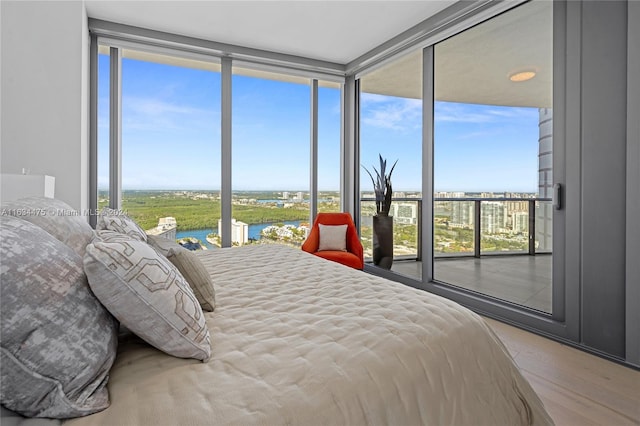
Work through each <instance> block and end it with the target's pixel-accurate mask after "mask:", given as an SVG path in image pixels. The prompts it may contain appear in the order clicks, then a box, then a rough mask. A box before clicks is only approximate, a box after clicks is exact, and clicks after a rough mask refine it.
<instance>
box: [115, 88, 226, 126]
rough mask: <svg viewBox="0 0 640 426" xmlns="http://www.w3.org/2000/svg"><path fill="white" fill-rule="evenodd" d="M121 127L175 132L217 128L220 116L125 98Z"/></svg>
mask: <svg viewBox="0 0 640 426" xmlns="http://www.w3.org/2000/svg"><path fill="white" fill-rule="evenodd" d="M122 105H123V107H122V110H123V111H122V118H123V124H124V126H126V127H127V128H128V129H135V130H155V131H158V130H160V131H166V130H179V129H192V128H193V127H194V126H196V127H203V126H205V127H207V128H210V127H211V126H212V124H213V125H219V124H216V123H219V121H220V120H219V117H220V113H219V111H217V110H216V109H214V108H211V109H205V108H196V107H192V106H185V105H181V104H179V103H175V102H168V101H165V100H161V99H155V98H151V97H135V96H125V97H124V98H123V100H122Z"/></svg>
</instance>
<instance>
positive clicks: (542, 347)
mask: <svg viewBox="0 0 640 426" xmlns="http://www.w3.org/2000/svg"><path fill="white" fill-rule="evenodd" d="M485 320H486V321H487V323H488V324H489V325H490V326H491V327H492V328H493V330H494V331H495V332H496V334H497V335H498V336H499V337H500V339H502V341H503V342H504V344H505V346H506V347H507V348H508V349H509V351H510V352H511V355H512V356H513V358H514V359H515V361H516V363H517V364H518V366H519V367H520V369H521V370H522V372H523V374H524V376H525V377H526V378H527V379H528V380H529V382H530V383H531V386H532V387H533V388H534V389H535V391H536V392H537V393H538V395H539V396H540V398H541V399H542V401H543V402H544V404H545V407H546V408H547V411H548V412H549V414H550V415H551V417H552V418H553V420H554V421H555V423H556V425H557V426H564V425H569V426H573V425H576V426H587V425H606V426H616V425H640V371H637V370H634V369H632V368H629V367H625V366H622V365H620V364H616V363H614V362H611V361H607V360H605V359H603V358H600V357H597V356H595V355H591V354H588V353H586V352H583V351H581V350H578V349H575V348H572V347H570V346H566V345H563V344H561V343H558V342H556V341H553V340H550V339H547V338H545V337H542V336H538V335H536V334H533V333H529V332H527V331H524V330H521V329H519V328H516V327H513V326H510V325H507V324H504V323H501V322H499V321H495V320H492V319H489V318H485Z"/></svg>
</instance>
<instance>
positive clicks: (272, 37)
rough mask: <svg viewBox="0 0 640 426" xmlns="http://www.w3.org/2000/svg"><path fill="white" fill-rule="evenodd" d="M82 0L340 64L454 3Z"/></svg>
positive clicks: (147, 23)
mask: <svg viewBox="0 0 640 426" xmlns="http://www.w3.org/2000/svg"><path fill="white" fill-rule="evenodd" d="M84 1H85V4H86V9H87V14H88V16H89V17H90V18H96V19H102V20H107V21H112V22H117V23H121V24H128V25H134V26H138V27H143V28H149V29H153V30H158V31H165V32H169V33H174V34H180V35H185V36H190V37H197V38H202V39H206V40H211V41H216V42H219V43H228V44H234V45H238V46H244V47H251V48H256V49H263V50H268V51H272V52H278V53H286V54H291V55H297V56H302V57H306V58H312V59H317V60H324V61H329V62H335V63H338V64H346V63H348V62H350V61H352V60H354V59H356V58H358V57H359V56H360V55H362V54H364V53H366V52H368V51H369V50H371V49H373V48H375V47H377V46H379V45H380V44H382V43H384V42H385V41H387V40H389V39H391V38H392V37H394V36H396V35H398V34H400V33H402V32H403V31H405V30H407V29H409V28H411V27H412V26H414V25H416V24H418V23H420V22H422V21H424V20H425V19H427V18H429V17H430V16H432V15H434V14H436V13H437V12H439V11H441V10H443V9H445V8H446V7H448V6H450V5H452V4H453V3H455V2H456V1H455V0H422V1H415V0H414V1H380V0H379V1H336V0H333V1H326V0H325V1H309V0H297V1H272V0H261V1H242V0H240V1H238V0H236V1H175V0H173V1H171V0H164V1H163V0H146V1H140V0H135V1H134V0H123V1H114V0H84Z"/></svg>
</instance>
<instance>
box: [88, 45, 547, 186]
mask: <svg viewBox="0 0 640 426" xmlns="http://www.w3.org/2000/svg"><path fill="white" fill-rule="evenodd" d="M108 72H109V68H108V57H106V56H104V55H100V60H99V88H98V96H99V111H98V114H99V120H98V121H99V136H98V139H99V141H98V144H99V148H98V149H99V153H98V185H99V187H100V188H101V189H103V188H106V187H107V186H108V106H109V100H108V93H109V92H108ZM122 75H123V79H122V92H123V101H122V102H123V107H122V127H123V130H122V139H123V147H122V170H123V188H124V189H219V187H220V75H219V74H218V73H214V72H209V71H203V70H196V69H187V68H179V67H175V66H169V65H162V64H155V63H149V62H142V61H136V60H131V59H124V60H123V66H122ZM309 99H310V89H309V87H308V86H307V85H304V84H294V83H284V82H278V81H271V80H263V79H257V78H252V77H245V76H240V75H234V77H233V101H232V102H233V125H232V127H233V178H232V180H233V189H234V190H289V191H298V190H300V191H306V190H308V186H309V182H308V181H309V157H310V154H309V121H310V111H309ZM421 111H422V106H421V102H420V100H416V99H404V98H394V97H389V96H381V95H373V94H367V93H363V94H362V96H361V119H362V122H361V129H360V132H361V164H362V165H363V166H365V167H367V168H368V169H369V170H372V166H376V167H377V166H378V154H382V156H383V157H385V158H387V159H388V161H389V163H392V162H393V161H395V160H396V159H397V160H398V165H397V167H396V169H395V171H394V173H393V183H394V190H399V191H402V190H406V191H414V190H417V191H419V190H421V169H422V150H421V138H422V112H421ZM435 120H436V125H435V167H434V179H435V189H436V191H467V192H475V191H496V192H498V191H511V192H535V191H536V190H537V167H538V164H537V159H538V111H537V109H534V108H512V107H500V106H486V105H470V104H456V103H448V102H436V107H435ZM318 133H319V148H318V149H319V165H318V175H319V189H320V190H337V189H338V187H339V181H340V168H339V159H340V157H339V149H340V93H339V90H338V89H331V88H322V87H321V88H320V90H319V132H318ZM361 173H362V175H361V182H362V183H361V185H362V190H363V191H370V190H371V181H370V179H369V177H368V176H367V175H366V173H365V172H364V171H363V170H362V169H361Z"/></svg>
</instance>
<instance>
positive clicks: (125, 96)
mask: <svg viewBox="0 0 640 426" xmlns="http://www.w3.org/2000/svg"><path fill="white" fill-rule="evenodd" d="M99 57H100V58H99V66H100V69H99V77H98V80H99V84H98V87H99V90H100V89H101V88H102V87H109V85H108V83H106V82H105V81H108V80H109V77H110V75H109V73H108V72H107V70H108V66H109V62H110V61H109V57H108V56H106V57H104V56H103V55H99ZM103 58H104V59H103ZM219 70H220V66H219V64H217V63H215V62H213V61H204V60H197V59H191V58H184V57H179V56H170V55H164V54H155V53H148V52H144V51H138V50H129V49H121V75H120V76H119V77H120V82H121V93H120V96H121V117H122V118H121V122H122V124H121V158H120V161H121V181H120V185H121V191H122V204H121V206H120V208H122V209H123V210H124V211H125V212H126V213H127V214H129V215H130V216H131V217H132V218H133V219H134V220H135V221H136V222H137V223H138V224H139V225H140V226H141V227H142V228H143V229H144V230H146V232H147V233H149V234H155V235H160V236H164V237H166V238H169V239H177V240H178V241H179V242H180V243H181V244H183V245H184V246H185V247H188V248H194V249H198V248H204V249H206V248H211V246H212V244H213V243H214V242H215V241H214V240H213V239H212V237H213V234H214V231H215V228H216V227H217V221H218V219H219V217H220V72H219ZM101 71H102V72H101ZM99 97H100V100H99V115H100V117H99V138H98V144H99V148H98V149H99V152H98V187H99V188H98V189H99V194H103V193H104V189H105V185H107V184H108V174H106V171H109V165H108V164H109V158H110V153H109V146H108V145H109V144H107V143H103V140H108V132H109V130H108V128H105V127H104V126H103V124H102V123H103V121H104V120H103V119H102V118H103V110H105V109H107V108H102V107H101V105H103V104H104V100H103V94H102V91H99ZM107 121H108V118H107ZM102 135H105V136H102ZM108 202H109V200H108V198H106V197H104V196H101V197H100V198H99V207H102V206H104V205H107V204H108Z"/></svg>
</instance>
